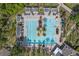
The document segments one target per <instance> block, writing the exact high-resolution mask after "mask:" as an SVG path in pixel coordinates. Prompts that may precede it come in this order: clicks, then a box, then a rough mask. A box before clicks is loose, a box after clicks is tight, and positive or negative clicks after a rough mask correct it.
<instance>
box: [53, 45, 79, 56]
mask: <svg viewBox="0 0 79 59" xmlns="http://www.w3.org/2000/svg"><path fill="white" fill-rule="evenodd" d="M52 53H53V54H54V55H56V56H68V55H72V56H78V55H79V54H78V53H77V52H76V51H75V50H74V49H72V48H71V47H70V46H68V45H67V44H66V43H64V44H63V45H62V46H59V45H58V44H56V46H55V47H54V48H53V50H52Z"/></svg>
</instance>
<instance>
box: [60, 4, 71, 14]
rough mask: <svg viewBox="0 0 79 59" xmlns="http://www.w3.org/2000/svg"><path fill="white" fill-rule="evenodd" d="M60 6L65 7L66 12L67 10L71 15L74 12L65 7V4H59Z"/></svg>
mask: <svg viewBox="0 0 79 59" xmlns="http://www.w3.org/2000/svg"><path fill="white" fill-rule="evenodd" d="M59 5H60V6H61V7H63V8H64V9H65V10H67V11H68V12H69V13H71V12H72V9H70V8H69V7H67V6H66V5H64V4H63V3H59Z"/></svg>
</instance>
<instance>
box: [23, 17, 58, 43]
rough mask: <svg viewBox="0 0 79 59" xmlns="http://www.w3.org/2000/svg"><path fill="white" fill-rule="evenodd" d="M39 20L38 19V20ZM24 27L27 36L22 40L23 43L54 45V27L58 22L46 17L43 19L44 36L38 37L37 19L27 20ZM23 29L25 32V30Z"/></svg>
mask: <svg viewBox="0 0 79 59" xmlns="http://www.w3.org/2000/svg"><path fill="white" fill-rule="evenodd" d="M38 19H39V18H38ZM25 24H26V25H25V27H26V29H27V33H26V34H27V36H26V38H25V40H24V42H25V43H28V44H55V40H56V38H55V35H56V27H57V25H58V22H57V21H56V20H55V18H54V17H47V18H45V19H44V25H45V26H46V31H45V33H46V36H38V35H37V33H38V31H37V27H38V20H37V19H29V20H28V21H27V22H25ZM26 29H25V30H26Z"/></svg>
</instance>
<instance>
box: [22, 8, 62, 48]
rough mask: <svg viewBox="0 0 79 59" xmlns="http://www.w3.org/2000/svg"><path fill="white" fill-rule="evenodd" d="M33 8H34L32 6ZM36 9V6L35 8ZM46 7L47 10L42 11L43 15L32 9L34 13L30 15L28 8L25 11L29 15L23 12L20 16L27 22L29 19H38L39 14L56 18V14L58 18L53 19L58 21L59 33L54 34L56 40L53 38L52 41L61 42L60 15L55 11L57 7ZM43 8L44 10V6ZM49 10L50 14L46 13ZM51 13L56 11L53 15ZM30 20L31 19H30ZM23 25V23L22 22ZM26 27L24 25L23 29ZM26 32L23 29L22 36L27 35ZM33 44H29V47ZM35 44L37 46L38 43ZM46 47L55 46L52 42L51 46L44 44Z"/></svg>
mask: <svg viewBox="0 0 79 59" xmlns="http://www.w3.org/2000/svg"><path fill="white" fill-rule="evenodd" d="M33 9H34V8H33ZM36 9H37V8H36ZM47 9H48V12H46V11H45V12H44V15H38V12H37V11H34V13H35V14H34V15H32V13H31V12H30V11H29V10H28V12H27V11H25V12H26V13H30V15H25V14H24V13H23V14H22V17H23V18H24V22H27V21H28V20H30V19H35V20H39V19H38V18H39V17H40V16H42V17H52V16H53V17H54V18H56V16H58V18H57V19H55V20H56V21H57V22H58V26H57V27H58V29H59V34H57V35H55V36H56V40H54V41H56V43H57V44H59V45H60V44H61V42H59V41H60V36H61V18H60V15H59V13H58V11H57V8H47ZM44 10H45V8H44ZM49 11H52V12H51V13H50V15H48V13H49ZM53 13H56V15H53ZM30 21H31V20H30ZM24 25H25V24H24ZM25 28H26V27H24V29H25ZM25 32H26V33H27V32H28V30H27V29H26V30H24V34H23V35H24V37H26V36H27V35H26V33H25ZM32 46H33V44H31V47H32ZM35 46H36V47H38V44H35ZM46 46H47V47H54V46H55V44H53V45H52V46H50V45H46Z"/></svg>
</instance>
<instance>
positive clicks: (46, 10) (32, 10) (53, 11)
mask: <svg viewBox="0 0 79 59" xmlns="http://www.w3.org/2000/svg"><path fill="white" fill-rule="evenodd" d="M38 9H39V8H27V7H25V13H24V14H25V15H32V14H34V15H44V14H45V15H48V14H49V13H50V11H51V13H50V15H56V14H57V13H58V10H57V8H43V10H44V14H41V13H38Z"/></svg>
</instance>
